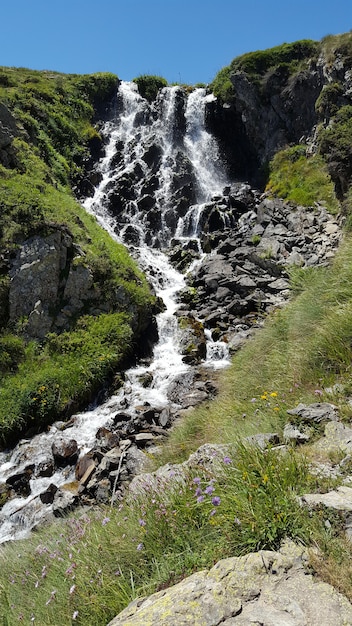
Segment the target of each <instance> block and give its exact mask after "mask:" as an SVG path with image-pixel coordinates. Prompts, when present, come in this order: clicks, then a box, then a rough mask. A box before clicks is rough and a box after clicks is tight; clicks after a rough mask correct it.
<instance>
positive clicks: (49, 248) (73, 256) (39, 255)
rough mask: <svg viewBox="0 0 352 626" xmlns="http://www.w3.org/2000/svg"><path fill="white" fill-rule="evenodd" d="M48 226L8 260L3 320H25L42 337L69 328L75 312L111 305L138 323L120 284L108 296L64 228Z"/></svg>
mask: <svg viewBox="0 0 352 626" xmlns="http://www.w3.org/2000/svg"><path fill="white" fill-rule="evenodd" d="M50 230H51V232H50V233H49V234H43V235H40V234H37V235H34V236H32V237H30V238H29V239H27V240H25V241H23V242H22V243H21V244H20V245H19V246H18V250H17V252H16V255H15V256H14V258H11V259H9V261H8V263H9V266H10V269H9V276H10V279H11V280H10V287H9V294H8V298H9V320H8V321H9V322H11V323H16V322H17V321H18V320H21V319H22V320H23V319H25V320H26V323H25V327H24V328H25V332H26V335H27V337H28V338H34V339H43V338H44V337H45V335H46V334H47V333H48V332H60V331H63V330H67V329H69V328H70V325H71V324H72V321H73V320H74V319H75V318H76V317H77V316H79V315H82V314H90V315H98V314H100V313H106V312H109V311H112V310H114V309H115V310H125V311H128V312H130V313H132V327H133V328H134V329H135V328H137V327H138V324H139V315H140V313H141V312H139V311H137V309H136V307H133V305H132V303H131V301H130V297H129V295H128V293H127V291H126V290H125V289H124V287H123V286H122V285H120V286H116V288H115V289H110V290H109V294H108V301H107V299H106V298H104V296H103V295H102V289H101V284H98V281H95V280H94V274H93V270H92V268H91V267H90V266H89V264H87V263H86V262H85V257H84V254H83V252H82V250H81V249H80V248H79V247H78V246H77V245H76V244H75V243H74V239H73V237H72V235H71V233H70V232H69V231H68V229H66V228H64V227H52V228H51V229H50ZM144 313H147V312H144ZM144 313H143V315H144ZM145 317H146V318H147V314H146V315H145ZM150 317H151V316H150ZM144 321H145V322H146V323H147V321H148V320H147V319H145V320H144Z"/></svg>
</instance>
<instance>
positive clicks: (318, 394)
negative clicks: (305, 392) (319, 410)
mask: <svg viewBox="0 0 352 626" xmlns="http://www.w3.org/2000/svg"><path fill="white" fill-rule="evenodd" d="M314 393H315V395H316V396H322V395H323V392H322V390H321V389H315V390H314Z"/></svg>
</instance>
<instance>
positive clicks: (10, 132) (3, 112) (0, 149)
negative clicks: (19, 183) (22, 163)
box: [0, 103, 18, 167]
mask: <svg viewBox="0 0 352 626" xmlns="http://www.w3.org/2000/svg"><path fill="white" fill-rule="evenodd" d="M17 134H18V132H17V127H16V122H15V119H14V117H13V115H12V114H11V113H10V111H9V110H8V108H7V107H6V106H5V105H4V104H2V103H0V163H1V164H2V165H4V166H5V167H12V166H13V165H14V163H15V159H14V152H13V149H12V146H11V144H12V141H13V139H14V138H15V137H16V136H17Z"/></svg>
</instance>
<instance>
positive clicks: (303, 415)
mask: <svg viewBox="0 0 352 626" xmlns="http://www.w3.org/2000/svg"><path fill="white" fill-rule="evenodd" d="M287 413H288V415H295V416H296V417H297V418H298V419H299V421H302V422H307V423H310V422H314V423H316V424H320V423H321V422H326V421H337V420H338V413H337V407H336V406H335V405H334V404H329V403H328V402H314V403H313V404H302V403H301V404H298V405H297V406H296V407H295V408H294V409H289V410H288V411H287Z"/></svg>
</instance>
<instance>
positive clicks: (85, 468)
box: [75, 453, 96, 484]
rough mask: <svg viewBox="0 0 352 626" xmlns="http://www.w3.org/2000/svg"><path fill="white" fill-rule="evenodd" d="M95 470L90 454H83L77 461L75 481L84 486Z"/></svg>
mask: <svg viewBox="0 0 352 626" xmlns="http://www.w3.org/2000/svg"><path fill="white" fill-rule="evenodd" d="M95 468H96V464H95V462H94V459H93V455H92V453H90V454H85V455H84V456H82V457H81V458H80V459H79V461H78V463H77V465H76V467H75V477H76V480H78V481H79V482H80V483H81V484H85V483H86V482H87V480H88V479H89V478H90V476H91V475H92V473H93V472H94V471H95Z"/></svg>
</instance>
